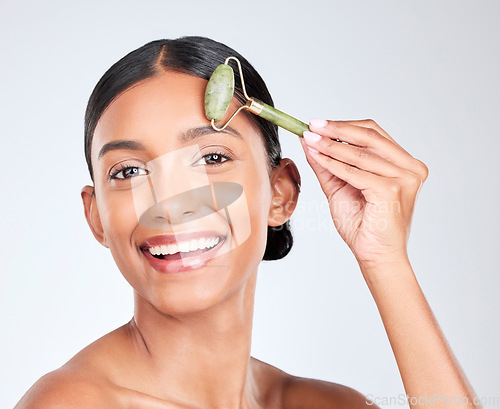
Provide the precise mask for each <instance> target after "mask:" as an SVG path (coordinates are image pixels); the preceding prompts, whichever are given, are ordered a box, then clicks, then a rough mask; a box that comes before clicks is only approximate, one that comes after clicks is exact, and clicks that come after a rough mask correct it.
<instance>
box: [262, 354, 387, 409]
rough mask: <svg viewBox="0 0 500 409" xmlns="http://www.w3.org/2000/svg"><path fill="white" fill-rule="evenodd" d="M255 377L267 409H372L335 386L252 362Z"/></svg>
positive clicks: (353, 392)
mask: <svg viewBox="0 0 500 409" xmlns="http://www.w3.org/2000/svg"><path fill="white" fill-rule="evenodd" d="M253 365H254V366H255V367H256V368H257V370H254V374H255V375H254V376H255V377H256V378H257V379H258V380H259V386H260V387H259V389H260V390H261V391H263V393H261V395H260V401H261V403H262V404H263V406H264V407H266V408H279V409H341V408H349V409H354V408H366V407H370V408H375V409H377V408H378V407H377V406H376V405H374V404H372V403H371V402H370V401H368V400H367V398H366V396H365V395H363V394H362V393H360V392H358V391H356V390H355V389H352V388H349V387H348V386H344V385H340V384H338V383H333V382H327V381H321V380H318V379H310V378H302V377H299V376H294V375H291V374H289V373H287V372H284V371H282V370H280V369H278V368H276V367H274V366H272V365H269V364H267V363H265V362H262V361H259V360H258V359H255V358H253Z"/></svg>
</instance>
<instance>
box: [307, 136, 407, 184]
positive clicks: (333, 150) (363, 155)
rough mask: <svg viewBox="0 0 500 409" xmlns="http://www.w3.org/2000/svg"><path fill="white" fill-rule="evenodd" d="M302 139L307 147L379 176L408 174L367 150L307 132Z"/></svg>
mask: <svg viewBox="0 0 500 409" xmlns="http://www.w3.org/2000/svg"><path fill="white" fill-rule="evenodd" d="M304 139H305V143H307V145H308V146H310V147H312V148H314V149H316V150H317V151H319V152H321V153H323V154H324V155H327V156H330V157H331V158H333V159H336V160H338V161H341V162H344V163H346V164H350V165H353V166H356V167H357V168H358V169H363V170H366V171H368V172H371V173H374V174H376V175H379V176H386V177H404V176H405V173H406V172H408V170H406V169H404V168H401V167H399V166H397V165H395V164H394V163H391V162H389V161H387V160H386V159H384V158H382V157H380V156H379V155H377V154H376V153H374V152H373V151H370V150H369V149H367V148H362V147H359V146H354V145H349V144H346V143H338V142H335V141H333V140H332V139H330V138H329V137H325V136H321V135H318V134H315V133H312V132H308V131H306V132H304Z"/></svg>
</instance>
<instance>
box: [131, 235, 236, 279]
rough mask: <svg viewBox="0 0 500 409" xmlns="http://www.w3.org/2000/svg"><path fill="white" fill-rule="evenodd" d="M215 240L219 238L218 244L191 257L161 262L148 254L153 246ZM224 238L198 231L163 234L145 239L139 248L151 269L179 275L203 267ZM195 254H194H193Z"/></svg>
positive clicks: (223, 236) (218, 248) (220, 245)
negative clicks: (207, 239) (201, 239)
mask: <svg viewBox="0 0 500 409" xmlns="http://www.w3.org/2000/svg"><path fill="white" fill-rule="evenodd" d="M203 237H205V238H216V237H219V243H217V245H216V246H215V247H214V248H212V249H210V250H205V251H201V252H200V253H197V254H194V255H192V256H187V257H182V258H176V259H170V260H162V259H158V258H155V257H154V256H153V255H152V254H151V253H150V252H149V250H148V249H149V248H150V247H154V246H161V245H168V244H172V243H177V242H182V241H189V240H193V239H200V238H203ZM226 238H227V237H226V236H225V235H223V234H220V233H218V232H215V231H198V232H192V233H178V234H164V235H160V236H154V237H150V238H148V239H146V240H145V241H144V242H143V243H142V244H141V246H140V249H141V251H142V253H143V254H144V256H145V258H146V260H147V261H148V262H149V264H150V265H151V267H153V268H154V269H155V270H156V271H158V272H160V273H168V274H172V273H181V272H187V271H191V270H197V269H199V268H202V267H204V266H205V265H206V264H207V263H208V262H209V261H210V260H211V259H212V258H214V257H215V255H216V254H217V253H218V251H219V250H220V248H221V247H222V246H223V245H224V243H225V242H226ZM193 253H195V252H193Z"/></svg>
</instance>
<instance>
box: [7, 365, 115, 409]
mask: <svg viewBox="0 0 500 409" xmlns="http://www.w3.org/2000/svg"><path fill="white" fill-rule="evenodd" d="M112 401H113V399H112V396H111V395H110V394H109V392H108V390H107V388H106V387H104V386H103V385H102V383H101V382H99V380H98V379H95V380H92V379H90V378H89V377H88V376H85V375H82V374H79V373H77V372H75V371H73V370H68V369H65V368H64V367H63V368H61V369H57V370H55V371H53V372H50V373H48V374H46V375H44V376H42V377H41V378H40V379H39V380H38V381H37V382H35V384H34V385H33V386H32V387H31V388H30V389H29V390H28V392H26V394H25V395H24V396H23V397H22V399H21V400H20V401H19V403H18V404H17V405H16V407H15V408H14V409H35V408H36V409H62V408H66V409H83V408H97V407H100V408H106V407H112V405H113V402H112Z"/></svg>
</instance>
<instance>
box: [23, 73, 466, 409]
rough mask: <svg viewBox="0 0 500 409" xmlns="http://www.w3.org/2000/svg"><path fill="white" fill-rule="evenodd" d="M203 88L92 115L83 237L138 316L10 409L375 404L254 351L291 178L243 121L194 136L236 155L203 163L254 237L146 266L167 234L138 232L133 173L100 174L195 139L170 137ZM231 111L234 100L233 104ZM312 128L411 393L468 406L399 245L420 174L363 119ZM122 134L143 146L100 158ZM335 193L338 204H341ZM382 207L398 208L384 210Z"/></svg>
mask: <svg viewBox="0 0 500 409" xmlns="http://www.w3.org/2000/svg"><path fill="white" fill-rule="evenodd" d="M205 87H206V81H205V80H202V79H199V78H195V77H191V76H188V75H185V74H179V73H173V72H165V73H163V74H161V75H158V76H157V77H154V78H150V79H148V80H145V81H143V82H141V83H140V84H137V85H136V86H134V87H132V88H130V89H129V90H127V91H126V92H124V93H123V94H121V95H120V96H119V97H117V98H116V99H115V100H114V101H113V103H112V104H111V105H110V106H109V108H108V109H107V110H106V111H105V112H104V114H103V115H102V117H101V119H100V121H99V123H98V126H97V128H96V131H95V134H94V140H93V142H92V164H93V167H94V186H85V187H84V188H83V189H82V193H81V196H82V201H83V205H84V210H85V217H86V219H87V222H88V224H89V226H90V228H91V231H92V233H93V235H94V236H95V238H96V239H97V240H98V241H99V242H100V243H101V244H102V245H104V246H105V247H108V248H109V249H110V251H111V254H112V255H113V258H114V259H115V262H116V263H117V265H118V267H119V269H120V271H121V272H122V274H123V275H124V277H125V279H126V280H127V281H128V282H129V283H130V284H131V286H132V287H133V289H134V302H135V308H134V317H133V318H132V320H131V321H130V322H129V323H127V324H126V325H124V326H123V327H120V328H118V329H116V330H115V331H113V332H111V333H109V334H107V335H105V336H104V337H102V338H101V339H99V340H97V341H96V342H94V343H93V344H91V345H89V346H88V347H87V348H85V349H84V350H82V351H81V352H80V353H78V354H77V355H76V356H75V357H73V358H72V359H71V360H70V361H69V362H68V363H66V364H65V365H64V366H63V367H61V368H60V369H58V370H56V371H54V372H51V373H49V374H47V375H45V376H44V377H42V378H41V379H40V380H39V381H37V382H36V383H35V385H34V386H33V387H32V388H31V389H30V390H29V391H28V392H27V394H26V395H25V396H24V397H23V398H22V399H21V401H20V402H19V404H18V405H17V406H16V408H18V409H28V408H29V409H31V408H39V409H54V408H66V409H67V408H78V409H80V408H151V409H156V408H158V409H160V408H161V409H174V408H175V409H180V408H183V409H185V408H203V409H216V408H217V409H221V408H227V409H243V408H252V409H257V408H276V409H301V408H308V409H310V408H319V409H322V408H325V409H326V408H328V409H330V408H357V407H367V406H368V407H377V406H376V405H370V402H367V400H366V398H365V396H364V395H362V394H361V393H359V392H357V391H355V390H353V389H351V388H349V387H346V386H342V385H339V384H335V383H330V382H325V381H319V380H314V379H306V378H301V377H296V376H292V375H290V374H287V373H285V372H283V371H281V370H279V369H278V368H275V367H273V366H271V365H268V364H266V363H264V362H261V361H259V360H257V359H255V358H253V357H252V356H250V348H251V330H252V317H253V307H254V294H255V284H256V278H257V270H258V265H259V263H260V261H261V259H262V256H263V253H264V250H265V243H266V234H267V226H268V225H273V226H279V225H281V224H283V223H284V222H285V221H286V220H288V219H289V218H290V216H291V215H292V213H293V211H294V209H295V205H296V203H297V200H298V195H299V184H300V176H299V174H298V171H297V169H296V167H295V165H294V163H293V162H292V161H291V160H290V159H286V158H285V159H283V160H282V161H281V163H280V166H278V167H277V168H275V169H272V170H271V169H270V168H269V166H268V164H267V156H266V154H265V150H264V145H263V144H262V142H261V141H260V135H259V134H258V131H257V129H256V128H255V127H254V126H253V125H252V123H251V122H250V121H249V120H248V118H247V117H246V116H245V115H243V114H242V115H239V116H238V117H236V119H235V120H234V121H233V122H232V123H231V125H232V127H233V128H234V129H235V130H236V131H237V132H239V133H240V134H241V135H242V138H241V139H240V138H235V137H234V136H231V135H227V134H224V133H217V134H216V133H211V134H207V135H204V136H201V137H199V138H197V140H196V143H197V144H198V145H199V146H200V152H201V153H202V154H205V155H206V154H208V153H209V152H210V151H211V149H212V148H214V147H217V149H218V150H220V151H222V153H231V155H232V156H231V161H228V162H224V163H223V164H221V165H220V166H218V167H211V166H209V165H208V164H206V165H204V166H205V168H206V172H207V174H210V176H211V177H212V178H215V179H216V178H220V179H221V180H231V181H235V182H237V183H239V184H241V185H242V186H243V188H244V191H245V194H246V197H247V200H248V202H249V203H248V205H249V208H250V209H252V212H251V213H250V225H251V232H252V234H251V235H250V238H249V239H248V240H247V241H246V242H244V243H242V244H241V245H240V246H239V247H237V248H236V249H234V250H232V251H230V252H228V253H226V254H225V255H224V256H221V257H224V259H223V261H224V266H225V268H224V269H208V268H206V267H203V268H201V269H198V270H196V271H194V272H189V273H186V274H183V275H181V276H179V275H177V276H176V277H174V276H172V275H168V274H163V273H158V272H156V271H155V270H154V269H153V268H152V267H151V266H150V265H149V263H147V261H146V260H145V258H144V255H143V254H142V252H141V250H140V249H139V244H140V243H141V242H142V241H143V240H144V239H145V238H147V237H151V236H153V235H157V234H161V233H165V232H160V231H151V230H148V229H146V228H144V227H142V226H141V225H139V223H138V222H137V217H136V216H135V213H134V207H133V201H132V200H131V193H130V186H129V185H127V183H130V182H129V181H126V180H125V181H123V180H122V181H120V182H118V181H116V180H110V179H109V175H110V174H111V173H113V171H114V170H116V168H117V166H118V165H119V164H120V163H125V162H126V163H128V164H129V165H130V166H135V167H137V168H141V166H142V167H144V164H145V163H147V162H148V161H150V160H152V159H154V158H157V157H159V156H160V155H163V154H165V153H167V152H170V151H174V150H178V149H180V148H182V147H184V146H187V145H189V144H192V143H193V141H191V142H189V143H187V144H183V143H181V142H180V141H179V139H178V136H180V135H182V134H185V133H186V132H187V131H189V130H190V129H193V128H197V127H204V126H207V125H208V121H207V120H206V118H205V116H204V107H203V95H204V90H205ZM236 107H237V102H236V101H234V102H233V107H231V108H230V109H229V111H232V110H233V109H232V108H236ZM310 127H311V130H312V131H314V132H315V133H316V135H318V136H319V137H318V136H316V139H319V140H317V141H312V140H311V139H314V135H313V134H306V137H307V139H302V138H300V143H301V144H302V146H303V147H304V152H305V154H306V157H307V160H308V162H309V164H310V165H311V167H312V169H313V170H314V172H315V173H316V175H317V177H318V180H319V182H320V184H321V187H322V189H323V191H324V192H325V194H326V196H327V198H328V201H329V203H330V209H331V213H332V217H333V219H334V222H335V225H336V226H337V228H338V230H339V233H340V234H341V236H342V238H343V239H344V240H345V241H346V242H347V244H348V245H349V247H350V248H351V249H352V251H353V253H354V255H355V256H356V259H357V260H358V262H359V265H360V268H361V272H362V273H363V276H364V277H365V279H366V282H367V284H368V286H369V288H370V291H371V292H372V294H373V296H374V299H375V301H376V303H377V306H378V308H379V311H380V314H381V316H382V320H383V322H384V325H385V328H386V330H387V334H388V336H389V340H390V342H391V345H392V347H393V350H394V353H395V356H396V359H397V362H398V366H399V369H400V371H401V374H402V377H403V381H404V385H405V389H406V392H407V393H408V394H410V395H411V396H421V395H424V394H433V393H442V394H449V395H450V396H454V395H455V396H456V395H466V396H468V397H470V399H471V400H472V398H473V396H474V394H473V391H472V389H471V388H470V386H469V385H468V384H467V380H466V378H465V376H464V375H463V374H462V373H461V371H460V368H459V365H458V363H457V362H456V360H455V359H454V358H453V354H452V352H451V350H450V349H449V347H448V346H447V344H446V341H445V339H444V337H443V335H442V333H441V332H440V330H439V327H438V325H437V323H436V321H435V319H434V317H433V315H432V312H431V310H430V308H429V306H428V304H427V302H426V300H425V298H424V296H423V295H422V293H421V291H420V288H419V286H418V284H417V282H416V279H415V276H414V274H413V271H412V269H411V265H410V263H409V260H408V257H407V253H406V243H407V239H408V234H409V228H410V222H411V215H412V212H413V207H414V203H415V200H416V197H417V193H418V190H419V188H420V187H421V185H422V183H423V182H424V181H425V179H426V178H427V173H428V171H427V168H426V167H425V165H424V164H422V163H421V162H420V161H418V160H416V159H414V158H412V157H411V156H410V155H409V154H408V153H407V152H405V151H404V150H403V149H402V148H401V147H400V146H399V145H397V144H396V142H395V141H394V140H393V139H392V138H390V137H389V135H387V134H386V133H385V132H384V131H383V130H382V129H381V128H379V127H378V125H376V124H375V123H374V122H372V121H359V122H332V121H329V122H326V121H317V120H316V121H312V122H311V124H310ZM311 136H312V137H313V138H311ZM334 138H338V139H341V140H342V141H345V142H347V143H348V144H341V143H338V142H334V141H333V140H332V139H334ZM117 140H136V141H140V142H141V143H142V144H143V145H144V147H145V149H144V150H138V151H135V150H134V151H131V150H124V149H122V150H113V151H110V152H108V153H107V154H105V155H104V156H103V157H102V158H101V159H99V158H98V157H97V155H98V152H99V150H100V148H101V147H102V146H103V145H104V144H106V143H108V142H112V141H117ZM308 146H309V147H311V148H313V149H316V150H317V151H318V153H315V152H313V151H311V150H310V149H309V148H308ZM133 177H140V176H133ZM341 202H343V206H340V207H339V206H336V204H339V203H341ZM389 202H390V203H393V202H394V203H395V205H394V206H392V207H391V206H389V207H387V206H386V205H387V203H389ZM346 204H348V205H351V206H352V209H353V210H352V211H349V208H348V207H349V206H346ZM384 204H385V205H384ZM184 211H185V212H189V209H180V210H179V212H178V213H177V217H178V222H179V223H181V222H182V216H183V214H184V213H183V212H184ZM215 222H216V221H215V220H213V219H208V222H207V223H215ZM204 227H207V226H204ZM219 261H220V260H219ZM415 334H420V335H421V334H426V335H425V337H423V336H415ZM415 407H417V406H415ZM434 407H438V406H434Z"/></svg>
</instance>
